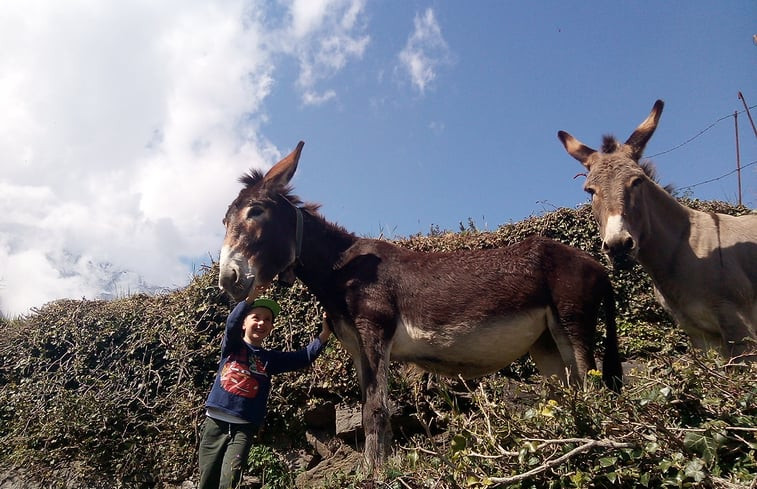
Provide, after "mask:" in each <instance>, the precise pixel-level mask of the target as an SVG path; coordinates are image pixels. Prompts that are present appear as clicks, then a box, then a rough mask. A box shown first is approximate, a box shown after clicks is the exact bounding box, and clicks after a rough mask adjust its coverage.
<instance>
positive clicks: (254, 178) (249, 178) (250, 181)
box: [239, 168, 354, 235]
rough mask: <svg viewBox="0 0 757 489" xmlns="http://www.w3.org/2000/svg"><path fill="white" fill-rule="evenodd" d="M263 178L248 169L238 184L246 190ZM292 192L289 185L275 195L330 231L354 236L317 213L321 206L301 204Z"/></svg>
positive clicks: (256, 171) (254, 169)
mask: <svg viewBox="0 0 757 489" xmlns="http://www.w3.org/2000/svg"><path fill="white" fill-rule="evenodd" d="M264 177H265V175H264V174H263V172H262V171H260V170H258V169H257V168H252V169H250V171H249V172H248V173H245V174H243V175H242V176H241V177H239V183H241V184H243V185H244V188H245V190H246V189H249V188H252V187H254V186H256V185H259V184H260V183H261V182H262V181H263V178H264ZM292 191H293V188H292V186H291V185H289V184H287V185H285V186H283V187H279V188H277V189H276V193H278V194H280V195H281V196H282V197H284V198H285V199H286V200H288V201H289V202H290V203H291V204H292V205H294V206H295V207H299V208H300V209H301V210H303V211H305V212H307V213H308V214H310V215H311V216H313V217H315V218H316V219H318V220H319V221H321V223H322V224H324V225H325V226H327V227H329V228H331V229H334V230H337V231H339V232H340V233H343V234H349V235H354V234H353V233H350V232H349V231H347V230H346V229H344V228H343V227H341V226H339V225H337V224H334V223H331V222H329V221H327V220H326V219H325V218H324V217H323V216H322V215H321V214H320V212H319V210H320V208H321V204H318V203H314V202H303V201H302V199H300V198H299V197H298V196H296V195H294V194H293V193H292Z"/></svg>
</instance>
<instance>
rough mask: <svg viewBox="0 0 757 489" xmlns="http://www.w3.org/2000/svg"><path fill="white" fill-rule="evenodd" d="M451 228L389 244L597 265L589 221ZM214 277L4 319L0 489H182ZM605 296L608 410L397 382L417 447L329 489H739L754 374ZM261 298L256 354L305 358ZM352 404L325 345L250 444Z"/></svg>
mask: <svg viewBox="0 0 757 489" xmlns="http://www.w3.org/2000/svg"><path fill="white" fill-rule="evenodd" d="M686 203H687V204H688V205H691V206H692V207H695V208H699V209H703V210H710V211H716V212H725V213H729V214H740V213H744V212H747V211H748V210H747V209H744V208H736V207H732V206H729V205H727V204H723V203H719V202H698V201H687V202H686ZM460 227H461V229H460V230H459V232H456V233H452V232H445V233H442V232H439V231H438V230H435V231H433V232H432V233H430V234H429V235H428V236H421V235H418V236H413V237H410V238H408V239H405V240H401V241H398V242H397V243H398V244H400V245H402V246H407V247H410V248H413V249H418V250H435V251H443V250H455V249H463V248H482V247H484V248H485V247H495V246H503V245H506V244H509V243H512V242H515V241H519V240H521V239H523V238H525V237H526V236H528V235H530V234H541V235H544V236H548V237H551V238H554V239H557V240H559V241H562V242H565V243H567V244H570V245H572V246H576V247H578V248H581V249H584V250H586V251H588V252H589V253H591V254H592V255H594V256H595V257H597V258H598V259H599V260H600V261H602V262H603V263H606V261H605V260H604V258H603V257H602V256H601V254H600V252H599V240H598V238H597V230H596V226H595V224H594V221H593V219H592V217H591V212H590V210H589V209H588V207H586V206H584V207H581V208H579V209H558V210H556V211H554V212H549V213H546V214H544V215H542V216H538V217H532V218H529V219H526V220H524V221H521V222H518V223H512V224H507V225H503V226H501V227H500V228H499V229H497V230H496V231H492V232H480V231H478V230H477V229H475V226H474V225H472V224H469V225H468V226H467V228H466V227H464V226H463V225H462V224H461V226H460ZM217 273H218V271H217V267H215V266H214V267H211V268H209V269H207V270H204V271H203V272H202V273H200V274H198V275H197V276H196V277H194V279H193V280H192V282H191V283H190V285H189V286H187V287H186V288H184V289H181V290H177V291H175V292H172V293H166V294H160V295H155V296H146V295H136V296H132V297H127V298H123V299H118V300H113V301H107V302H106V301H90V300H80V301H78V300H76V301H75V300H61V301H56V302H52V303H50V304H47V305H45V306H43V307H41V308H40V309H38V310H36V311H35V312H34V313H32V314H30V315H29V316H27V317H23V318H19V319H13V320H1V321H2V323H0V326H2V328H3V332H4V334H3V335H2V338H1V339H0V475H1V474H2V473H3V472H12V473H16V474H23V477H24V478H25V479H27V480H35V481H37V482H38V483H40V484H41V486H43V487H61V488H62V487H66V488H79V487H81V488H98V487H103V488H106V487H107V488H118V487H124V488H126V487H128V488H149V487H159V488H160V487H168V486H170V485H177V484H180V483H181V482H182V481H184V480H188V479H192V478H194V477H195V476H196V466H197V463H196V446H197V441H198V430H199V426H200V421H201V420H202V416H203V403H204V400H205V396H206V395H207V392H208V390H209V389H210V385H211V382H212V380H213V376H214V375H215V370H216V366H217V361H218V354H219V347H220V339H221V336H222V332H223V327H224V323H225V320H226V316H227V314H228V313H229V311H230V306H231V304H230V303H229V300H228V299H227V298H226V297H225V296H221V295H220V294H219V291H218V288H217V286H216V283H217ZM613 280H614V283H615V286H616V294H617V300H618V316H619V317H618V326H619V341H620V347H621V353H622V354H623V355H624V357H625V359H626V360H628V361H631V362H633V363H634V364H636V365H637V367H638V370H637V372H636V373H635V375H634V378H633V379H632V382H631V383H630V384H629V385H628V386H627V387H626V389H625V390H624V392H623V393H622V394H621V396H620V397H614V396H613V395H611V394H610V393H608V392H606V390H604V389H602V388H600V387H599V384H600V382H599V381H598V382H596V385H592V384H590V385H589V386H588V387H587V388H586V389H583V390H575V389H566V388H564V387H562V386H559V385H557V384H553V383H550V382H547V381H544V380H542V379H540V378H539V377H538V375H535V373H534V369H533V368H532V366H531V365H530V362H529V361H528V360H527V359H523V360H522V361H519V362H517V363H516V364H515V365H513V366H512V367H510V368H509V369H507V370H506V371H503V372H501V373H500V374H498V375H492V376H488V377H486V378H483V379H478V380H476V381H475V382H467V383H464V382H461V381H459V380H455V379H452V380H450V379H442V378H439V377H436V376H432V375H428V374H424V375H423V376H418V377H415V378H414V380H408V379H407V378H404V377H402V376H399V375H395V376H394V377H393V379H392V382H391V384H392V385H391V389H392V391H391V397H392V399H393V400H394V401H395V402H396V403H397V405H398V407H399V409H401V410H403V411H410V412H413V413H416V415H417V417H418V418H419V419H420V420H421V422H422V424H423V425H424V426H425V427H426V429H427V435H424V436H414V437H410V438H404V437H402V438H398V439H397V440H395V443H394V448H395V452H394V454H393V456H392V457H391V461H390V463H389V464H388V466H387V468H386V472H385V474H384V481H383V482H381V483H380V485H379V486H376V485H375V484H374V483H371V482H368V481H365V480H363V479H362V478H361V477H360V476H359V475H354V474H345V475H337V476H335V477H334V480H333V481H332V482H331V483H330V484H331V485H330V486H329V487H335V488H336V487H340V488H341V487H368V486H371V487H387V488H390V487H391V488H397V489H400V488H407V487H411V488H415V487H435V488H441V489H444V488H456V487H474V488H475V487H481V488H483V487H637V486H638V485H639V484H640V485H642V486H646V487H662V486H672V487H686V486H688V485H693V484H697V483H698V484H701V485H702V486H703V487H744V486H746V487H748V486H749V485H750V484H751V483H753V481H755V478H756V477H757V476H755V474H756V473H757V462H755V456H756V455H757V438H756V437H755V434H756V433H755V428H754V427H755V426H757V407H756V406H757V367H756V366H751V367H736V366H733V365H726V364H724V363H723V362H722V361H721V360H719V359H718V358H715V357H712V356H705V355H703V354H698V353H695V352H690V351H689V346H688V343H687V340H686V338H685V337H684V336H683V334H682V333H681V332H680V331H679V330H678V329H676V328H674V327H673V325H672V323H671V321H670V319H669V317H668V316H667V315H666V314H665V313H664V312H663V311H662V310H661V308H660V307H659V306H658V305H657V303H656V302H655V301H654V298H653V296H652V292H651V290H652V287H651V283H650V281H649V279H648V277H647V276H646V275H645V274H644V273H643V271H642V270H641V269H640V268H639V267H635V268H634V269H633V270H631V271H628V272H624V273H623V274H614V275H613ZM271 293H272V295H273V296H274V297H275V298H277V299H278V300H279V301H280V302H281V303H282V306H283V313H282V315H281V316H279V318H278V319H277V327H276V328H275V329H274V332H273V334H272V336H271V338H270V339H269V340H268V341H269V342H268V346H270V347H275V348H283V349H293V348H298V347H302V346H304V345H305V344H306V343H307V341H308V340H309V339H310V337H312V336H313V335H314V334H316V333H317V331H318V328H319V324H320V321H319V318H320V308H319V305H318V303H317V301H316V300H315V299H314V298H313V297H312V296H311V295H310V294H309V293H308V292H307V291H306V290H304V289H303V287H302V286H301V285H300V284H299V283H298V284H295V286H294V287H292V288H291V289H282V288H274V289H273V290H272V291H271ZM597 344H598V345H599V344H600V342H599V338H598V341H597ZM398 370H399V367H398V368H397V369H395V371H398ZM359 401H360V391H359V388H358V386H357V381H356V376H355V372H354V369H353V368H352V365H351V362H350V361H349V358H348V356H347V354H346V352H345V351H344V350H343V349H342V348H341V347H340V346H339V345H338V344H337V342H335V341H332V342H331V344H330V346H329V347H328V348H327V350H326V351H325V353H324V355H323V357H322V358H321V359H319V361H318V362H316V364H315V365H314V366H313V367H311V368H310V369H308V370H306V371H304V372H299V373H291V374H285V375H282V376H279V377H278V378H277V380H276V382H275V387H274V391H273V392H272V394H271V399H270V404H269V417H268V420H267V427H266V430H265V432H264V434H263V438H264V441H265V442H266V443H267V444H268V445H270V446H273V447H274V450H273V455H272V456H273V457H274V458H275V457H276V456H278V454H280V453H283V452H284V451H285V450H287V449H291V448H297V447H304V446H305V445H306V444H305V437H304V426H303V421H302V419H303V412H304V410H305V409H306V408H307V407H309V406H312V405H317V404H319V403H324V402H331V403H341V402H345V403H348V404H356V403H359ZM429 435H430V436H429ZM282 477H283V476H282ZM291 480H292V478H291V476H287V478H286V481H284V479H283V478H282V480H280V481H276V480H270V481H269V482H268V484H269V485H268V486H267V487H271V488H272V487H286V483H289V482H290V481H291Z"/></svg>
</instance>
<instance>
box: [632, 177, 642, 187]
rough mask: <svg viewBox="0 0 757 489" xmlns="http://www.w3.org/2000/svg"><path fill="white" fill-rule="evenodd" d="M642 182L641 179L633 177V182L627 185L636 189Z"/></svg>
mask: <svg viewBox="0 0 757 489" xmlns="http://www.w3.org/2000/svg"><path fill="white" fill-rule="evenodd" d="M643 181H644V180H643V179H642V178H641V177H635V178H634V179H633V180H631V184H630V185H629V186H630V187H631V188H633V187H638V186H639V185H641V182H643Z"/></svg>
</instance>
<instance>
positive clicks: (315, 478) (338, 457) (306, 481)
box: [295, 443, 363, 489]
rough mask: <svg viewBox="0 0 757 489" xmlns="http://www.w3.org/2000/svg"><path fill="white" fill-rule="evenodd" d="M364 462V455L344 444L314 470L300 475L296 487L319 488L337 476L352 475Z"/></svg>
mask: <svg viewBox="0 0 757 489" xmlns="http://www.w3.org/2000/svg"><path fill="white" fill-rule="evenodd" d="M362 461H363V455H362V454H361V453H360V452H357V451H355V450H353V449H352V448H351V447H350V446H348V445H347V444H345V443H342V444H340V446H339V448H337V449H336V451H335V452H334V453H333V455H332V456H330V457H328V458H324V459H323V460H322V461H321V462H320V463H319V464H318V465H316V466H315V467H313V468H312V469H310V470H308V471H306V472H303V473H301V474H300V475H298V476H297V479H296V481H295V485H296V486H297V487H298V488H303V489H304V488H310V487H317V486H318V485H321V484H323V483H324V482H326V481H327V480H329V479H331V478H333V477H334V476H336V475H339V474H344V475H352V474H354V473H355V472H356V471H357V470H358V468H359V467H360V464H361V463H362Z"/></svg>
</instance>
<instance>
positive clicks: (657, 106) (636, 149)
mask: <svg viewBox="0 0 757 489" xmlns="http://www.w3.org/2000/svg"><path fill="white" fill-rule="evenodd" d="M664 105H665V102H663V101H662V100H658V101H657V102H655V103H654V106H653V107H652V112H650V113H649V115H648V116H647V118H646V119H644V122H642V123H641V124H639V127H637V128H636V130H635V131H634V132H633V134H631V136H630V137H629V138H628V140H627V141H626V145H628V146H630V147H631V157H632V158H633V159H634V161H639V159H641V154H642V153H643V152H644V148H645V147H646V145H647V142H649V138H651V137H652V134H654V131H655V129H657V123H658V122H659V121H660V115H661V114H662V108H663V106H664Z"/></svg>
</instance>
